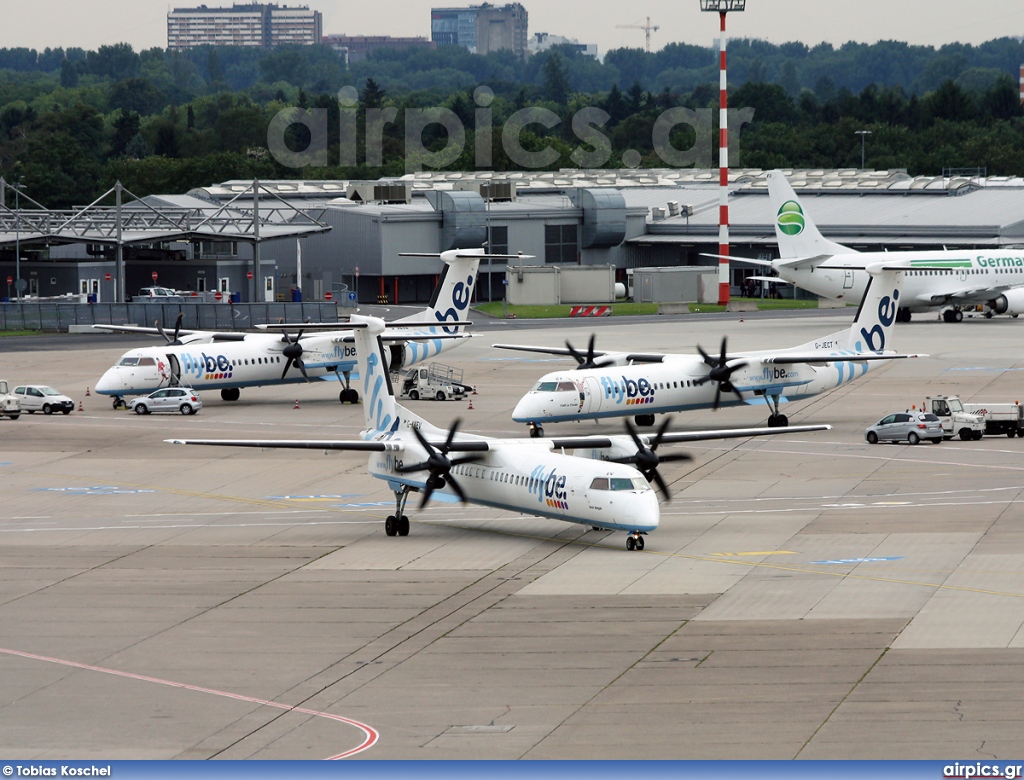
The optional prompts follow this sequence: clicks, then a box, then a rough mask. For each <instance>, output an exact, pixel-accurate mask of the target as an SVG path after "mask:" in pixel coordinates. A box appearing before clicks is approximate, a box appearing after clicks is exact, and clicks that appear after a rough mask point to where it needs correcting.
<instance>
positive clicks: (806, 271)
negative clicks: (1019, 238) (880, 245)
mask: <svg viewBox="0 0 1024 780" xmlns="http://www.w3.org/2000/svg"><path fill="white" fill-rule="evenodd" d="M907 261H910V262H911V263H912V264H918V265H928V266H931V267H932V268H933V269H934V267H935V266H948V267H949V270H927V271H914V270H909V271H907V273H906V276H905V278H904V281H903V300H902V301H901V304H902V306H903V307H904V308H907V309H910V311H914V312H920V311H927V310H930V309H935V308H938V307H941V306H945V305H949V304H950V303H958V302H964V303H966V302H974V303H987V302H988V301H990V300H992V299H994V298H997V297H998V296H999V295H1000V292H1001V289H1002V288H1005V287H1010V286H1015V285H1024V252H1019V251H987V250H964V251H962V252H958V251H946V250H942V251H931V252H859V253H854V252H851V253H849V254H840V255H833V256H832V257H830V258H829V259H828V260H825V261H823V262H822V263H821V264H820V265H817V266H813V267H800V268H787V267H786V266H785V265H784V263H785V261H784V260H783V261H778V260H777V261H775V263H774V265H775V267H776V269H777V270H778V272H779V276H780V277H781V278H782V279H785V280H786V281H788V282H792V283H793V284H795V285H797V286H798V287H802V288H804V289H805V290H809V291H811V292H813V293H815V294H816V295H822V296H825V297H826V298H834V299H838V300H848V301H851V302H854V301H859V300H860V299H861V297H862V296H863V295H864V288H865V286H866V285H867V279H868V274H867V272H866V271H863V270H858V269H862V268H863V267H864V266H865V265H868V264H871V263H880V262H888V263H902V262H907ZM990 289H991V292H986V291H987V290H990ZM967 290H974V291H977V293H976V294H974V295H972V296H970V297H969V298H960V299H958V296H961V295H962V294H963V293H964V292H965V291H967Z"/></svg>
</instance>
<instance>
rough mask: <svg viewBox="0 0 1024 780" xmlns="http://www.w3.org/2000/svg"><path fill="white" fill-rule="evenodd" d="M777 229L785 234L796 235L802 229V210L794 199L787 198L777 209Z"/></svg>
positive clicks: (801, 231)
mask: <svg viewBox="0 0 1024 780" xmlns="http://www.w3.org/2000/svg"><path fill="white" fill-rule="evenodd" d="M778 224H779V230H781V231H782V232H783V233H785V234H786V235H787V236H798V235H800V234H801V233H803V231H804V210H803V209H802V208H800V204H799V203H797V202H796V201H795V200H787V201H786V202H785V203H783V204H782V208H780V209H779V218H778Z"/></svg>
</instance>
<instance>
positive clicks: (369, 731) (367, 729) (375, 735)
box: [0, 647, 380, 761]
mask: <svg viewBox="0 0 1024 780" xmlns="http://www.w3.org/2000/svg"><path fill="white" fill-rule="evenodd" d="M0 653H4V654H6V655H14V656H18V657H19V658H28V659H30V660H32V661H46V662H47V663H51V664H59V665H60V666H70V667H73V668H75V669H84V670H86V671H89V672H102V673H103V674H112V675H115V676H117V677H125V678H127V679H129V680H139V681H141V682H151V683H156V684H158V685H168V686H170V687H171V688H181V689H183V690H186V691H194V692H196V693H209V694H212V695H213V696H223V697H224V698H227V699H235V700H236V701H244V702H249V703H250V704H260V705H263V706H265V707H275V708H277V709H279V710H288V711H289V712H299V713H302V714H303V715H312V716H314V717H317V718H327V719H328V720H334V721H338V722H339V723H345V724H347V725H349V726H355V727H356V728H357V729H359V730H360V731H362V732H363V733H364V734H365V735H366V739H364V740H363V743H362V744H361V745H358V746H357V747H354V748H352V749H351V750H346V751H345V752H344V753H338V754H337V755H336V756H331V757H330V758H328V759H327V760H328V761H337V760H338V759H340V758H348V757H349V756H354V755H356V754H357V753H362V752H363V751H364V750H369V749H370V748H371V747H373V746H374V745H375V744H376V743H377V740H378V739H380V733H379V732H378V731H377V730H376V729H375V728H373V727H372V726H367V725H366V724H365V723H360V722H359V721H357V720H352V719H351V718H344V717H342V716H341V715H333V714H331V713H330V712H320V711H319V710H310V709H306V708H305V707H293V706H292V705H290V704H281V703H279V702H276V701H267V700H266V699H256V698H253V697H252V696H243V695H242V694H240V693H230V692H228V691H218V690H214V689H213V688H203V687H200V686H198V685H188V684H187V683H180V682H174V681H173V680H162V679H160V678H159V677H147V676H146V675H142V674H132V673H131V672H121V671H118V670H117V669H106V668H104V667H102V666H90V665H89V664H80V663H77V662H75V661H66V660H64V659H62V658H50V657H49V656H45V655H35V654H34V653H23V652H21V651H19V650H8V649H6V648H3V647H0Z"/></svg>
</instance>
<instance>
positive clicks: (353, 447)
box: [164, 439, 490, 452]
mask: <svg viewBox="0 0 1024 780" xmlns="http://www.w3.org/2000/svg"><path fill="white" fill-rule="evenodd" d="M428 441H429V439H428ZM164 442H165V443H167V444H194V445H199V446H204V447H253V448H256V449H264V450H272V449H287V450H348V451H353V452H402V451H403V450H405V445H406V444H407V443H413V444H415V442H411V441H410V442H405V441H402V440H398V441H390V440H389V441H364V440H362V439H348V440H346V439H341V440H327V439H324V440H319V441H317V440H313V439H164ZM430 444H432V445H433V446H434V447H441V446H442V445H444V444H445V441H444V439H438V440H437V441H431V442H430ZM489 449H490V447H489V446H488V443H487V442H486V441H455V442H452V443H451V444H450V445H448V451H449V452H487V450H489Z"/></svg>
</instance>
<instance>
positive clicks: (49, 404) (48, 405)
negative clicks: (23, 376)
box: [14, 385, 75, 414]
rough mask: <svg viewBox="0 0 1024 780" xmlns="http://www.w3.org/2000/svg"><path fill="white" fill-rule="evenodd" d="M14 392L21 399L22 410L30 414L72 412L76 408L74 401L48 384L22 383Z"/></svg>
mask: <svg viewBox="0 0 1024 780" xmlns="http://www.w3.org/2000/svg"><path fill="white" fill-rule="evenodd" d="M14 394H15V395H16V396H18V400H19V401H21V411H23V412H28V413H29V414H33V413H35V412H42V413H43V414H53V413H54V412H60V413H61V414H71V412H72V411H73V410H74V408H75V402H74V401H72V400H71V399H70V398H68V397H67V396H66V395H61V394H60V393H59V392H57V391H56V390H54V389H53V388H52V387H47V386H46V385H20V386H18V387H16V388H14Z"/></svg>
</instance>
